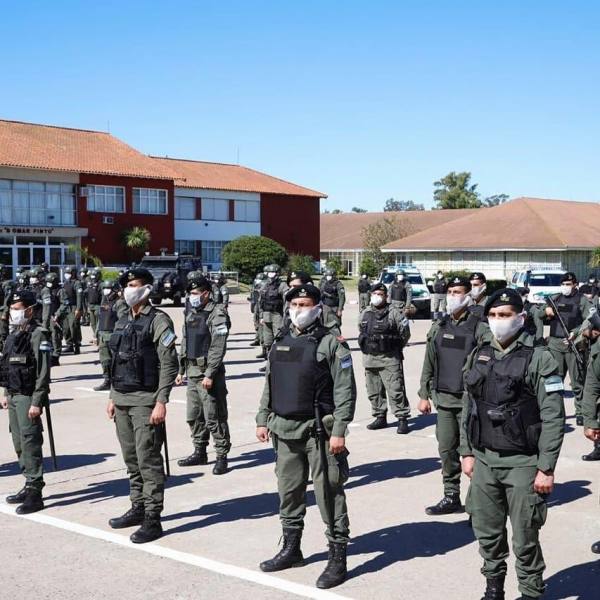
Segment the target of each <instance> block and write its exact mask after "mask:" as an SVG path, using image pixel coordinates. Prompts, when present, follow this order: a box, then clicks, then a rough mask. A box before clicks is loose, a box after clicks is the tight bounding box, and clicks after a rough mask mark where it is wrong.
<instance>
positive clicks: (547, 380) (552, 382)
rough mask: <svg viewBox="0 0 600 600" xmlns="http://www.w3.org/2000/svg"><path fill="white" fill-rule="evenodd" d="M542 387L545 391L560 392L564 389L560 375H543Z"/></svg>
mask: <svg viewBox="0 0 600 600" xmlns="http://www.w3.org/2000/svg"><path fill="white" fill-rule="evenodd" d="M544 389H545V390H546V392H547V393H551V392H562V391H563V390H564V389H565V386H564V384H563V380H562V378H561V377H560V375H550V377H544Z"/></svg>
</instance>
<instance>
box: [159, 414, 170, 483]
mask: <svg viewBox="0 0 600 600" xmlns="http://www.w3.org/2000/svg"><path fill="white" fill-rule="evenodd" d="M160 431H161V433H162V443H163V446H164V447H165V471H166V472H167V477H171V466H170V465H169V444H168V442H167V424H166V422H164V421H163V422H162V423H161V424H160Z"/></svg>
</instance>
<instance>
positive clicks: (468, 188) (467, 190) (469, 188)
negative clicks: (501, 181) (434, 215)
mask: <svg viewBox="0 0 600 600" xmlns="http://www.w3.org/2000/svg"><path fill="white" fill-rule="evenodd" d="M433 187H434V188H435V190H434V192H433V199H434V201H435V203H436V204H437V207H438V208H479V207H480V206H481V200H480V199H479V193H478V192H477V184H476V183H473V184H471V173H468V172H466V171H464V172H462V173H456V172H454V171H452V172H450V173H448V175H446V176H445V177H443V178H442V179H440V180H439V181H434V182H433Z"/></svg>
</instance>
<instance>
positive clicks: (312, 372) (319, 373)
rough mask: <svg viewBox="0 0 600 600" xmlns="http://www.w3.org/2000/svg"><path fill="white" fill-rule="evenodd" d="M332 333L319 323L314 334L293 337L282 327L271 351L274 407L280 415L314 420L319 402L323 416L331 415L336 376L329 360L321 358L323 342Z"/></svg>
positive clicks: (270, 384)
mask: <svg viewBox="0 0 600 600" xmlns="http://www.w3.org/2000/svg"><path fill="white" fill-rule="evenodd" d="M328 333H329V330H328V329H327V328H326V327H322V326H317V327H316V328H315V329H314V330H313V331H311V332H310V333H305V334H302V335H300V336H298V337H293V336H292V335H291V333H290V331H289V329H288V330H287V331H284V330H282V331H281V334H280V335H279V336H278V338H277V339H276V341H275V343H274V344H273V346H272V347H271V352H270V353H269V367H270V373H269V389H270V393H271V409H272V410H273V412H274V413H275V414H276V415H279V416H280V417H289V418H294V419H311V418H313V417H314V416H315V401H318V403H319V407H320V411H321V415H327V414H331V413H332V412H333V409H334V403H333V378H332V377H331V372H330V370H329V364H328V363H327V361H326V360H322V361H318V360H317V348H318V346H319V342H320V341H321V339H323V337H324V336H325V335H327V334H328Z"/></svg>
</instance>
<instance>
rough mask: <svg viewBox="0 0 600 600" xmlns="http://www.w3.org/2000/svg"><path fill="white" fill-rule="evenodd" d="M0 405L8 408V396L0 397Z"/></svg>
mask: <svg viewBox="0 0 600 600" xmlns="http://www.w3.org/2000/svg"><path fill="white" fill-rule="evenodd" d="M0 406H2V408H8V398H7V397H6V396H3V397H2V398H1V399H0Z"/></svg>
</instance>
